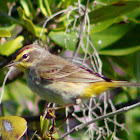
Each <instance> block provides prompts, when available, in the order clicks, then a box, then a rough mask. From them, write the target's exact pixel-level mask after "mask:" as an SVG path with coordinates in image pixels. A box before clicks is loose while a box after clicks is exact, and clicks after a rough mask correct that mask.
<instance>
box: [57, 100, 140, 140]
mask: <svg viewBox="0 0 140 140" xmlns="http://www.w3.org/2000/svg"><path fill="white" fill-rule="evenodd" d="M138 106H140V102H138V103H136V104H134V105H130V106H127V107H124V108H121V109H119V110H117V111H114V112H111V113H108V114H105V115H103V116H100V117H98V118H96V119H93V120H91V121H89V122H86V123H83V124H80V125H78V126H75V127H74V128H72V129H71V130H70V131H69V132H67V133H65V134H64V135H63V136H61V137H60V138H58V139H57V140H61V139H63V138H65V137H66V136H68V135H69V134H71V133H72V132H74V131H78V130H81V129H83V128H84V127H86V126H88V125H90V124H92V123H94V122H96V121H100V120H103V119H105V118H107V117H111V116H114V115H119V114H122V113H125V112H127V111H129V110H131V109H133V108H136V107H138Z"/></svg>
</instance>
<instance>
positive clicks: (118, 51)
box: [99, 46, 140, 56]
mask: <svg viewBox="0 0 140 140" xmlns="http://www.w3.org/2000/svg"><path fill="white" fill-rule="evenodd" d="M138 50H140V46H137V47H129V48H122V49H111V50H100V51H99V54H100V55H111V56H122V55H128V54H131V53H134V52H136V51H138Z"/></svg>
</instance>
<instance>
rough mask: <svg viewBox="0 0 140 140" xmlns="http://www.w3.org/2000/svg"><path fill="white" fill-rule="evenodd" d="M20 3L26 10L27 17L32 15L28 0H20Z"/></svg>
mask: <svg viewBox="0 0 140 140" xmlns="http://www.w3.org/2000/svg"><path fill="white" fill-rule="evenodd" d="M20 3H21V5H22V7H23V9H24V11H25V14H26V16H27V17H31V12H30V9H29V6H28V3H27V0H20Z"/></svg>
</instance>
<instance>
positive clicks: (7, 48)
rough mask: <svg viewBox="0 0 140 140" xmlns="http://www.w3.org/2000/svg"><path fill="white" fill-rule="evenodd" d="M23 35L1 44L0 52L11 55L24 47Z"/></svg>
mask: <svg viewBox="0 0 140 140" xmlns="http://www.w3.org/2000/svg"><path fill="white" fill-rule="evenodd" d="M23 40H24V37H23V36H18V37H17V38H16V39H14V40H11V41H7V42H5V43H4V44H3V45H1V44H0V54H1V55H6V56H9V55H11V54H12V53H14V52H15V51H16V50H17V49H19V48H21V47H22V41H23Z"/></svg>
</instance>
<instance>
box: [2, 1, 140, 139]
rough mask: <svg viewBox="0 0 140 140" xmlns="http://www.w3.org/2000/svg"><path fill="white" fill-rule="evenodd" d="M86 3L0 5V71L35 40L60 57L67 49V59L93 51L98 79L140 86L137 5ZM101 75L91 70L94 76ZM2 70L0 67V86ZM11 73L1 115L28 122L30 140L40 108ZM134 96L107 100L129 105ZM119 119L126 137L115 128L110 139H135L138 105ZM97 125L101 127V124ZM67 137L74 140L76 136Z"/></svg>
mask: <svg viewBox="0 0 140 140" xmlns="http://www.w3.org/2000/svg"><path fill="white" fill-rule="evenodd" d="M86 5H87V1H86V0H81V1H80V4H79V1H77V0H69V1H66V0H63V1H62V0H53V1H48V0H19V1H17V0H5V1H0V37H1V38H0V67H1V68H2V67H3V66H5V65H6V64H8V62H10V61H11V60H12V59H13V58H14V56H15V53H14V52H15V51H16V50H17V49H20V48H21V47H23V46H25V45H27V44H31V43H33V42H34V41H36V40H37V41H39V42H41V44H43V45H45V46H47V47H48V48H49V50H50V51H51V52H53V53H55V54H58V55H61V56H63V57H66V56H67V55H66V52H67V51H68V54H69V55H68V57H70V54H71V53H73V52H75V53H76V48H78V55H80V56H83V57H84V56H90V55H91V54H93V53H95V50H96V53H97V54H98V55H99V57H100V59H101V63H99V67H100V68H101V71H102V73H103V75H105V76H106V77H108V78H111V79H115V80H127V81H130V82H140V74H139V72H140V62H139V60H140V52H139V50H140V45H139V44H140V39H139V33H140V24H139V23H140V8H139V7H140V1H139V0H129V1H126V0H121V1H118V0H90V1H89V4H88V6H87V7H86ZM85 9H86V10H85ZM85 11H86V12H85ZM85 13H86V14H85ZM87 13H88V14H87ZM85 19H86V22H85ZM80 32H81V34H80ZM80 35H81V36H82V37H81V36H80ZM79 40H80V41H81V42H82V43H81V44H80V43H79V42H80V41H79ZM89 42H90V43H89ZM78 44H80V45H79V47H78ZM93 48H94V49H93ZM92 61H94V60H92ZM101 64H102V65H101ZM90 66H91V65H90ZM93 70H95V69H93ZM101 71H98V68H97V72H100V73H101ZM6 72H7V71H6V70H5V69H0V84H1V86H2V83H3V80H4V77H5V75H6ZM16 73H17V70H15V71H12V73H11V75H10V76H9V78H8V81H7V83H6V86H5V92H4V96H3V99H2V105H3V107H2V109H1V110H2V111H1V112H2V113H1V116H2V115H5V116H7V115H19V116H23V117H25V118H26V119H27V120H28V121H29V122H28V123H29V126H28V128H29V129H28V131H30V132H32V133H30V135H29V136H28V137H29V138H31V135H32V134H33V133H34V131H35V130H37V128H38V127H37V126H36V125H35V123H34V122H37V123H36V124H38V123H39V120H38V119H36V120H34V122H32V121H31V120H30V119H29V116H32V117H33V116H39V115H40V114H41V113H42V112H43V109H42V107H41V106H40V104H41V103H42V101H41V100H40V98H39V97H38V96H36V95H35V94H33V93H32V92H31V91H30V90H29V89H28V87H27V86H26V81H25V77H24V76H23V74H21V73H20V72H19V73H20V74H19V75H16ZM116 92H117V91H116ZM113 95H114V94H113ZM139 96H140V94H139V90H137V89H136V88H127V89H121V91H120V92H117V94H115V96H113V100H112V101H113V103H114V104H115V105H116V104H122V103H128V105H129V103H131V102H132V101H134V102H137V101H139V98H140V97H139ZM122 117H123V122H122V123H125V125H126V128H127V130H128V131H129V134H128V132H126V131H124V130H121V127H120V128H118V130H117V134H116V137H117V138H122V139H128V140H129V139H135V140H136V139H139V136H140V120H139V118H140V110H139V107H137V108H136V109H134V110H132V111H129V112H128V113H126V114H123V115H122V116H120V117H118V122H119V123H120V121H121V120H122ZM119 119H120V120H119ZM59 121H60V120H59V119H58V122H59ZM97 125H98V126H99V127H104V123H101V122H98V123H97ZM111 125H112V124H111ZM62 129H63V128H62ZM110 129H111V126H110ZM60 131H63V130H61V129H60ZM111 132H113V130H111ZM72 137H74V138H77V139H79V137H80V132H77V133H74V135H72ZM97 137H98V135H97V136H96V135H95V136H94V138H97ZM105 137H107V136H105ZM116 137H115V138H116ZM94 138H93V139H94ZM100 138H102V137H100ZM117 138H116V139H117ZM80 139H81V138H80Z"/></svg>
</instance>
